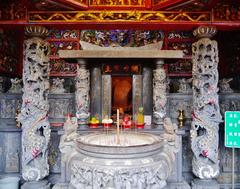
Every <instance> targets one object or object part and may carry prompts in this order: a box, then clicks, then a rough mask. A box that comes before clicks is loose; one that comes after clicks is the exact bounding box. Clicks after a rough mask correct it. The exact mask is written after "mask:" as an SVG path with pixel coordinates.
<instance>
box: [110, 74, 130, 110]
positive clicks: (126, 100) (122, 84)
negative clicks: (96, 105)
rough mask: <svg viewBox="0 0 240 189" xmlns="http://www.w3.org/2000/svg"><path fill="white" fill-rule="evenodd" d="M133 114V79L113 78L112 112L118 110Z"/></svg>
mask: <svg viewBox="0 0 240 189" xmlns="http://www.w3.org/2000/svg"><path fill="white" fill-rule="evenodd" d="M120 108H121V109H122V110H123V111H124V112H125V113H128V114H132V78H131V77H123V76H113V77H112V112H113V114H116V111H117V109H120Z"/></svg>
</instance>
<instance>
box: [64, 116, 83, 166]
mask: <svg viewBox="0 0 240 189" xmlns="http://www.w3.org/2000/svg"><path fill="white" fill-rule="evenodd" d="M77 128H78V123H77V118H76V117H72V118H70V116H68V117H67V120H66V121H65V123H64V125H63V129H64V134H63V135H62V136H61V139H60V143H59V149H60V152H61V153H62V162H65V161H66V160H67V157H68V156H69V154H70V153H71V152H72V151H73V148H74V140H75V139H76V138H77V137H79V135H78V134H77Z"/></svg>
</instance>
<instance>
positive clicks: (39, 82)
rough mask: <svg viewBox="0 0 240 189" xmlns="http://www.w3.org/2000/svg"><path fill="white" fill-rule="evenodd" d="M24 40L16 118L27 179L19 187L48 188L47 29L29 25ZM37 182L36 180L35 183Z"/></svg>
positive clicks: (24, 174) (48, 50)
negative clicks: (19, 103) (20, 88)
mask: <svg viewBox="0 0 240 189" xmlns="http://www.w3.org/2000/svg"><path fill="white" fill-rule="evenodd" d="M25 34H26V35H27V36H29V37H31V38H29V39H27V40H25V41H24V45H25V49H24V59H23V97H22V101H23V102H22V107H21V113H20V115H19V116H18V120H19V121H20V122H21V124H22V176H23V179H24V180H26V181H28V182H26V183H25V184H24V185H23V186H22V188H24V189H28V188H43V189H47V188H49V185H48V184H47V181H43V180H42V179H43V178H44V177H46V176H48V175H49V165H48V143H49V140H50V132H51V130H50V125H49V121H48V110H49V103H48V93H49V57H48V55H49V53H50V47H49V43H48V42H46V41H44V40H43V37H45V36H47V35H48V30H47V29H46V28H44V27H42V26H28V27H26V28H25ZM37 181H38V182H37Z"/></svg>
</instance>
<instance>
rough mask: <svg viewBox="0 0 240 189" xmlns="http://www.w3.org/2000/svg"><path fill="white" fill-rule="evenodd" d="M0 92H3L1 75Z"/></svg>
mask: <svg viewBox="0 0 240 189" xmlns="http://www.w3.org/2000/svg"><path fill="white" fill-rule="evenodd" d="M0 93H3V77H0Z"/></svg>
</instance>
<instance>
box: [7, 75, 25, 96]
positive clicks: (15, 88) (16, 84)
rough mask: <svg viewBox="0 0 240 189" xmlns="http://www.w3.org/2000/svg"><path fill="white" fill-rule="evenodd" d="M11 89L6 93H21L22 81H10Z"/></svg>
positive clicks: (16, 79) (15, 79)
mask: <svg viewBox="0 0 240 189" xmlns="http://www.w3.org/2000/svg"><path fill="white" fill-rule="evenodd" d="M11 83H12V85H11V88H10V89H9V90H8V93H21V92H22V85H21V83H22V79H18V78H14V79H11Z"/></svg>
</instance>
